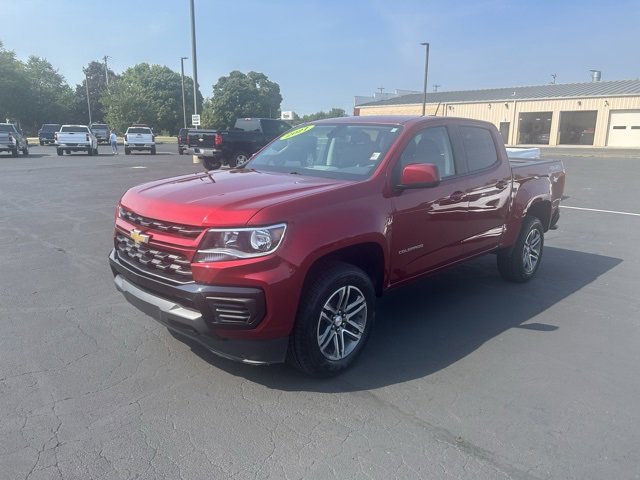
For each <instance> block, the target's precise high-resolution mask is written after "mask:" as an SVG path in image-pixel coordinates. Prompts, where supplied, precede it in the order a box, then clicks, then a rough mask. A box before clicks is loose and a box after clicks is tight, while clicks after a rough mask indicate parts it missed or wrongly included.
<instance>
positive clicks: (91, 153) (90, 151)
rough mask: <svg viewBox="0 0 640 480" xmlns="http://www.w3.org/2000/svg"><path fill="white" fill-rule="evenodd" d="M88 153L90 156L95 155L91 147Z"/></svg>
mask: <svg viewBox="0 0 640 480" xmlns="http://www.w3.org/2000/svg"><path fill="white" fill-rule="evenodd" d="M87 155H89V156H92V155H93V148H91V147H89V149H88V150H87Z"/></svg>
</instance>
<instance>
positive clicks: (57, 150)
mask: <svg viewBox="0 0 640 480" xmlns="http://www.w3.org/2000/svg"><path fill="white" fill-rule="evenodd" d="M56 153H57V154H58V156H59V157H61V156H62V154H63V153H64V150H62V149H61V148H56Z"/></svg>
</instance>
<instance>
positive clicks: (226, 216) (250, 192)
mask: <svg viewBox="0 0 640 480" xmlns="http://www.w3.org/2000/svg"><path fill="white" fill-rule="evenodd" d="M346 183H349V182H347V181H345V180H335V179H327V178H317V177H306V176H301V175H290V174H283V173H276V172H259V171H256V170H248V169H238V170H226V171H216V172H205V173H197V174H192V175H184V176H181V177H175V178H168V179H164V180H158V181H155V182H151V183H146V184H143V185H139V186H137V187H133V188H131V189H130V190H129V191H127V192H126V193H125V194H124V196H123V197H122V199H121V205H122V206H123V207H125V208H127V209H129V210H132V211H133V212H135V213H137V214H139V215H142V216H144V217H148V218H154V219H158V220H165V221H169V222H174V223H179V224H188V225H198V226H205V227H214V226H222V227H226V226H239V225H240V226H241V225H245V224H246V223H247V222H248V221H249V220H250V219H251V217H253V216H254V215H255V214H256V213H258V212H259V211H260V210H262V209H263V208H265V207H268V206H271V205H275V204H278V203H282V202H287V201H291V200H293V199H296V198H300V197H304V196H309V195H315V194H318V193H321V192H326V191H329V190H333V189H337V188H339V187H340V186H343V185H345V184H346Z"/></svg>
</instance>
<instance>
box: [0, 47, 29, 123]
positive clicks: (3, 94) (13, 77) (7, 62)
mask: <svg viewBox="0 0 640 480" xmlns="http://www.w3.org/2000/svg"><path fill="white" fill-rule="evenodd" d="M28 85H29V80H28V78H27V75H26V73H25V70H24V64H23V63H22V62H21V61H20V60H18V59H16V54H15V52H13V51H11V50H6V49H5V48H4V45H3V43H2V42H1V41H0V121H2V122H4V121H5V120H7V119H9V120H10V121H13V122H22V121H24V119H25V118H26V116H27V112H28V110H29V93H30V91H29V88H28Z"/></svg>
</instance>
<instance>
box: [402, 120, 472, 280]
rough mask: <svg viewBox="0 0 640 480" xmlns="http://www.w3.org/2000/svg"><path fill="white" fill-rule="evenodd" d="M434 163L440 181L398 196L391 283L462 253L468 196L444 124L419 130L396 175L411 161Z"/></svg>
mask: <svg viewBox="0 0 640 480" xmlns="http://www.w3.org/2000/svg"><path fill="white" fill-rule="evenodd" d="M411 163H432V164H435V165H436V166H437V167H438V170H439V172H440V176H441V178H442V181H441V183H440V185H438V186H436V187H431V188H429V187H423V188H415V189H405V190H403V191H402V192H401V193H399V194H398V195H397V196H396V197H395V198H394V207H395V208H394V213H393V218H392V223H391V265H393V268H392V271H391V272H390V280H391V284H394V283H398V282H400V281H402V280H406V279H408V278H411V277H414V276H416V275H419V274H421V273H424V272H426V271H428V270H432V269H434V268H437V267H439V266H444V265H446V264H448V263H451V262H453V261H455V260H457V259H459V258H460V257H461V256H462V254H463V247H462V241H463V239H464V237H465V233H466V229H465V225H464V223H465V222H464V218H465V215H466V211H467V200H466V198H465V193H464V190H465V189H464V183H463V182H462V181H461V179H460V178H458V177H456V165H455V161H454V155H453V151H452V148H451V142H450V139H449V135H448V132H447V129H446V128H445V127H431V128H426V129H424V130H421V131H420V132H418V133H417V134H416V135H415V136H414V137H413V138H412V139H411V141H409V143H408V144H407V146H406V147H405V149H404V151H403V153H402V155H401V156H400V158H399V160H398V165H396V169H395V172H397V173H396V174H397V175H398V178H399V173H400V171H401V169H402V167H404V166H405V165H407V164H411Z"/></svg>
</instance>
